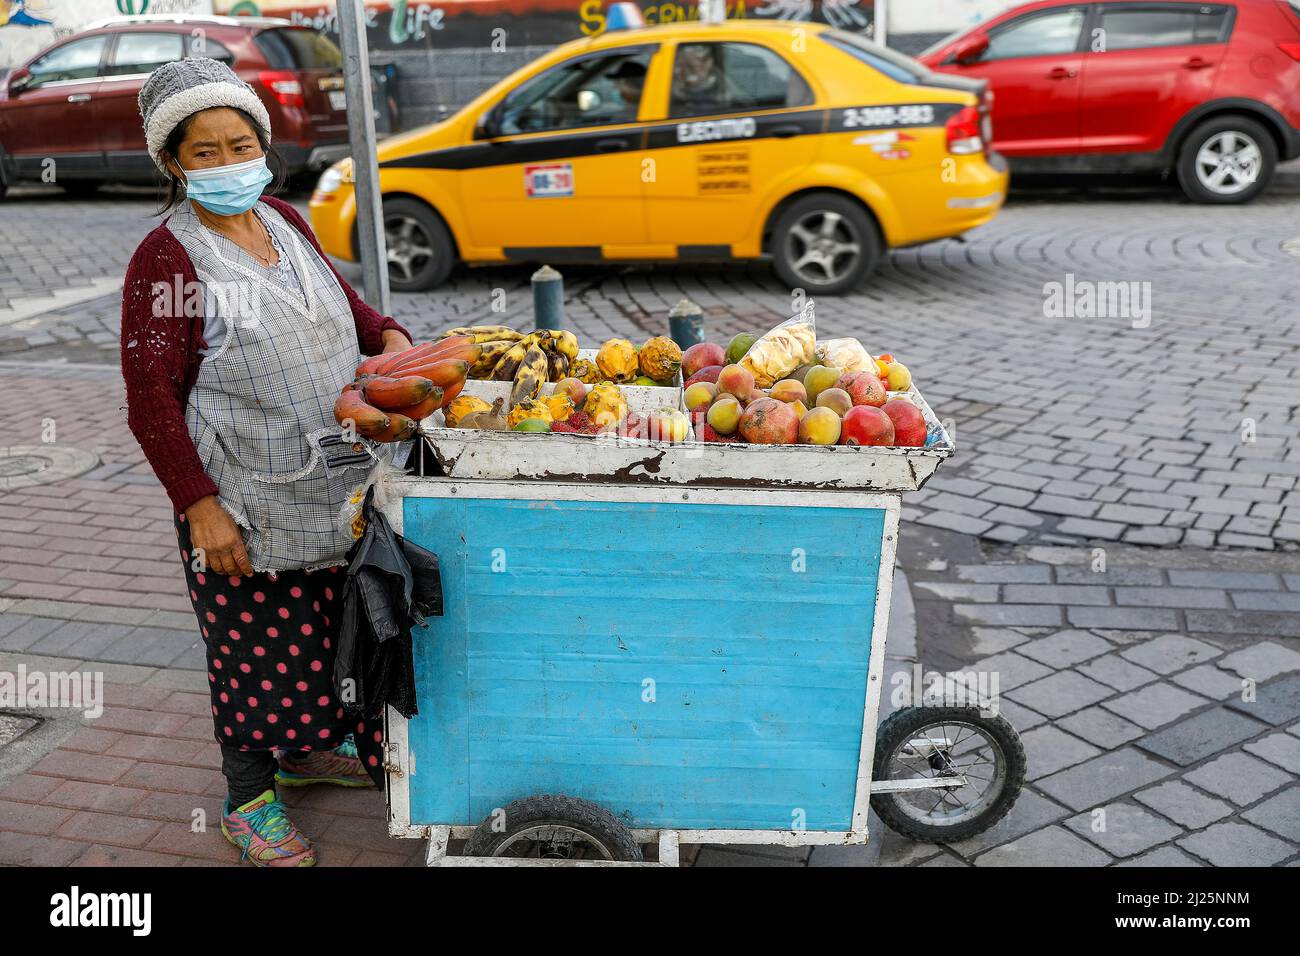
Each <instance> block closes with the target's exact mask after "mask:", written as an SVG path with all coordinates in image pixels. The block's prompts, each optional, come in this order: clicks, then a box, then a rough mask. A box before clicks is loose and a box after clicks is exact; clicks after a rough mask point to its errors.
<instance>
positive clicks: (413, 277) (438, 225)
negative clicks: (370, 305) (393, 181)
mask: <svg viewBox="0 0 1300 956" xmlns="http://www.w3.org/2000/svg"><path fill="white" fill-rule="evenodd" d="M384 239H385V241H386V244H387V246H388V284H389V286H390V287H391V288H392V290H393V291H394V292H424V291H425V290H427V289H432V288H433V287H434V286H437V285H439V284H441V283H442V282H443V281H444V280H445V279H446V278H447V276H448V275H450V274H451V267H452V266H453V265H455V262H456V246H455V244H454V243H453V242H452V239H451V233H450V232H448V231H447V227H446V225H444V224H443V221H442V219H441V218H439V216H438V214H437V213H436V212H434V211H433V210H432V209H430V208H429V207H428V206H426V205H425V204H424V203H422V202H420V201H418V200H415V199H391V200H389V201H388V202H386V203H384Z"/></svg>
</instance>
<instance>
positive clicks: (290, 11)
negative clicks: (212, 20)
mask: <svg viewBox="0 0 1300 956" xmlns="http://www.w3.org/2000/svg"><path fill="white" fill-rule="evenodd" d="M0 2H2V0H0ZM639 5H640V7H641V10H642V14H643V16H644V17H645V20H646V23H648V24H654V23H675V22H678V21H681V20H694V19H698V18H699V8H698V6H697V5H696V4H695V3H677V2H672V0H667V2H659V0H640V3H639ZM216 9H217V12H218V13H231V14H235V15H253V16H275V17H285V18H287V19H290V20H292V21H294V22H295V23H303V24H306V25H309V26H313V27H315V28H317V29H319V30H324V31H326V32H329V33H333V34H337V32H338V24H337V18H336V16H335V13H334V5H333V4H332V3H303V2H301V0H216ZM605 9H606V3H605V2H604V0H441V2H411V0H393V2H378V3H369V2H368V3H366V17H367V24H368V30H367V33H368V35H369V40H370V45H371V49H373V50H403V51H405V50H409V49H418V48H420V47H427V48H435V47H436V48H443V49H445V48H456V47H479V48H488V47H489V46H490V45H491V44H492V43H493V42H494V41H495V42H496V43H497V44H498V46H500V45H503V44H504V45H506V46H509V47H520V46H546V45H552V44H556V43H563V42H565V41H567V40H573V39H577V38H578V37H581V36H595V35H597V34H599V33H601V32H603V31H604V29H605ZM873 13H874V0H729V2H728V4H727V16H728V17H763V18H772V19H782V20H809V19H813V20H819V21H822V22H827V23H832V24H835V25H836V26H841V27H845V28H848V29H853V30H862V31H868V32H869V31H870V30H871V28H872V22H873V19H874V18H873Z"/></svg>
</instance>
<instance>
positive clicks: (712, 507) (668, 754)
mask: <svg viewBox="0 0 1300 956" xmlns="http://www.w3.org/2000/svg"><path fill="white" fill-rule="evenodd" d="M471 485H472V483H471ZM542 490H543V489H540V488H539V489H537V492H535V493H540V492H541V491H542ZM460 492H461V493H460V494H458V495H453V496H450V497H424V496H420V495H413V496H411V497H407V498H406V499H404V501H403V502H402V516H401V524H402V527H403V533H404V534H405V535H406V537H407V538H409V539H410V540H411V541H414V542H416V543H418V544H420V545H422V546H424V547H426V548H428V549H430V550H431V551H433V552H435V553H436V554H438V555H439V558H440V560H441V565H442V578H443V588H444V594H445V604H446V613H445V616H443V617H440V618H434V619H431V621H430V623H429V626H428V627H427V628H425V629H423V630H421V631H417V632H416V634H415V668H416V684H417V691H418V699H419V702H420V713H419V715H418V716H417V717H415V718H413V719H411V720H410V721H408V722H407V726H406V734H405V736H406V743H407V747H408V751H409V760H410V768H411V771H412V772H411V774H410V776H409V777H408V778H407V781H406V786H407V787H408V788H409V790H408V799H409V819H408V820H407V821H406V822H407V823H409V824H410V825H413V826H420V825H453V826H473V825H477V824H478V823H481V822H482V821H483V820H484V819H485V818H486V817H488V816H489V815H490V814H491V813H492V812H493V811H494V810H495V809H496V808H499V807H503V806H504V805H505V804H507V803H509V802H510V801H511V800H515V799H519V798H522V797H526V796H531V795H535V794H543V793H563V794H569V795H572V796H577V797H582V798H585V799H587V800H591V801H593V802H595V803H597V804H599V805H601V806H603V807H605V808H607V809H609V810H610V811H612V812H613V813H614V814H615V815H617V816H619V817H620V818H622V819H623V820H624V822H626V823H627V824H628V825H629V826H631V827H633V828H641V829H660V828H673V829H684V830H685V829H733V830H748V829H754V830H791V829H804V828H806V829H807V830H810V831H812V830H821V831H832V830H833V831H848V830H850V829H852V828H853V823H854V820H853V814H854V805H855V794H856V793H857V790H858V784H859V769H860V768H859V761H860V757H861V754H862V743H863V740H862V735H863V715H864V709H865V708H866V706H867V683H868V659H869V655H870V652H871V642H872V628H873V622H874V621H875V619H876V601H877V585H878V583H879V580H878V579H879V574H880V566H881V556H882V548H883V544H884V535H885V528H886V512H885V509H884V508H874V507H825V506H824V503H822V502H819V501H818V500H817V498H818V497H821V496H809V498H808V500H809V505H808V506H790V505H789V504H788V503H783V505H782V506H781V507H771V506H766V505H754V504H708V503H698V502H694V501H691V502H685V501H682V502H679V501H672V502H668V501H662V500H661V501H612V500H538V499H534V498H528V497H515V498H510V497H506V498H499V497H498V498H494V497H473V495H474V491H473V489H472V487H470V486H467V485H466V484H461V485H460ZM738 497H739V498H740V499H741V500H745V498H744V496H743V493H738ZM749 500H754V499H749ZM891 560H892V550H891ZM873 723H874V721H873Z"/></svg>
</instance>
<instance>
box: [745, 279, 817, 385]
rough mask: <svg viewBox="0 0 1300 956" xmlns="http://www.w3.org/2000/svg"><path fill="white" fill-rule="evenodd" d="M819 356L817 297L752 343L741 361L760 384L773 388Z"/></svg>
mask: <svg viewBox="0 0 1300 956" xmlns="http://www.w3.org/2000/svg"><path fill="white" fill-rule="evenodd" d="M816 358H817V322H816V320H815V319H814V317H813V301H812V299H809V300H808V304H807V305H805V306H804V307H803V310H802V311H801V312H800V313H799V314H798V315H796V316H792V317H791V318H789V319H786V320H785V321H784V322H782V323H781V324H780V325H778V326H777V327H776V328H774V329H772V331H770V332H768V333H766V334H765V335H764V336H762V338H760V339H759V340H758V341H757V342H755V343H754V344H753V345H751V346H750V347H749V351H748V352H746V353H745V356H744V358H742V359H741V360H740V361H739V362H738V363H737V364H739V365H740V366H741V367H742V368H745V369H748V370H749V372H750V374H751V375H753V376H754V384H755V385H757V386H758V387H759V388H771V387H772V386H773V385H774V384H776V383H777V382H779V381H780V380H781V379H783V378H785V377H786V376H788V375H789V374H790V373H791V372H793V371H794V370H795V369H797V368H798V367H799V366H800V365H807V364H809V363H811V362H813V361H815V360H816Z"/></svg>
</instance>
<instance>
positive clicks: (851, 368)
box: [817, 339, 876, 372]
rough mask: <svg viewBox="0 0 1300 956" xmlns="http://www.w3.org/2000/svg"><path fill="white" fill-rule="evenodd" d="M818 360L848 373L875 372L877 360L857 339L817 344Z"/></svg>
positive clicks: (833, 340) (828, 340)
mask: <svg viewBox="0 0 1300 956" xmlns="http://www.w3.org/2000/svg"><path fill="white" fill-rule="evenodd" d="M817 359H818V361H820V362H821V363H822V364H823V365H829V366H830V367H831V368H839V369H843V370H844V371H846V372H867V371H870V372H874V371H876V360H875V358H874V357H873V356H872V354H871V353H870V352H868V351H867V350H866V349H865V348H863V347H862V343H861V342H859V341H858V340H857V339H827V340H826V341H825V342H818V343H817Z"/></svg>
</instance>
